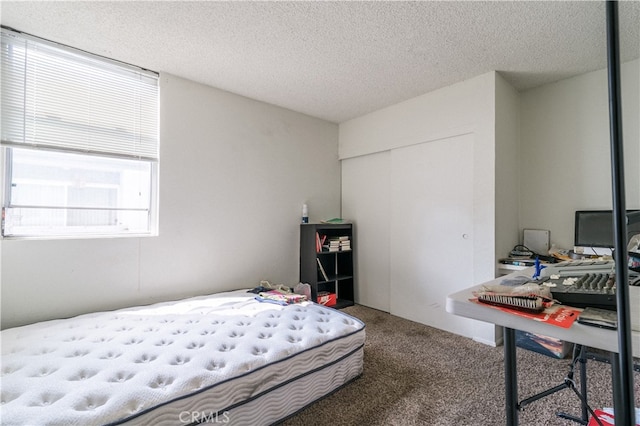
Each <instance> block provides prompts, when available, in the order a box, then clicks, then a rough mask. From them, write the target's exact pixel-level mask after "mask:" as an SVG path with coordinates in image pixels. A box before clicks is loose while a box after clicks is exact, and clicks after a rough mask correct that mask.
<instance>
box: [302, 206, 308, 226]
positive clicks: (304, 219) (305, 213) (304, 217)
mask: <svg viewBox="0 0 640 426" xmlns="http://www.w3.org/2000/svg"><path fill="white" fill-rule="evenodd" d="M302 223H309V209H308V208H307V205H306V204H303V205H302Z"/></svg>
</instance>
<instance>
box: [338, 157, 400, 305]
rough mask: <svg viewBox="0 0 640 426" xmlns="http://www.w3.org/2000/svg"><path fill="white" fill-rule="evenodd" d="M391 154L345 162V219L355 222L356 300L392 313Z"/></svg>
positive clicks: (343, 165)
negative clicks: (390, 307) (390, 298)
mask: <svg viewBox="0 0 640 426" xmlns="http://www.w3.org/2000/svg"><path fill="white" fill-rule="evenodd" d="M389 158H390V153H389V151H386V152H381V153H376V154H370V155H364V156H361V157H355V158H349V159H346V160H342V216H343V217H345V218H347V219H350V220H353V221H354V223H355V228H354V232H355V237H354V240H355V241H354V256H355V264H356V289H355V292H356V294H355V300H356V303H359V304H361V305H364V306H368V307H370V308H375V309H380V310H382V311H385V312H389V197H390V195H389V185H390V181H389Z"/></svg>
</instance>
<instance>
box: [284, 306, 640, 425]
mask: <svg viewBox="0 0 640 426" xmlns="http://www.w3.org/2000/svg"><path fill="white" fill-rule="evenodd" d="M344 311H345V312H347V313H349V314H351V315H353V316H355V317H357V318H360V319H361V320H362V321H363V322H364V323H365V324H366V327H367V328H366V331H367V338H366V343H365V349H364V372H363V374H362V376H361V377H360V378H358V379H357V380H355V381H354V382H352V383H350V384H348V385H347V386H345V387H344V388H342V389H340V390H339V391H337V392H335V393H333V394H332V395H330V396H328V397H326V398H324V399H322V400H320V401H318V402H316V403H315V404H313V405H311V406H309V407H308V408H307V409H305V410H303V411H302V412H300V413H298V414H297V415H296V416H294V417H292V418H290V419H288V420H287V421H286V422H284V423H283V424H284V425H285V426H296V425H306V426H309V425H363V424H366V425H429V426H432V425H443V426H445V425H455V426H464V425H473V426H479V425H504V424H505V423H506V420H505V419H506V417H505V410H504V367H503V359H504V356H503V348H502V347H498V348H493V347H490V346H487V345H484V344H481V343H477V342H474V341H473V340H471V339H468V338H464V337H460V336H457V335H454V334H451V333H447V332H445V331H441V330H437V329H435V328H432V327H428V326H425V325H422V324H418V323H415V322H412V321H408V320H405V319H401V318H398V317H396V316H393V315H390V314H387V313H384V312H381V311H377V310H375V309H370V308H366V307H363V306H359V305H356V306H352V307H348V308H346V309H344ZM517 359H518V380H519V383H518V385H519V386H518V387H519V400H522V399H524V398H527V397H529V396H532V395H533V394H536V393H538V392H541V391H543V390H546V389H548V388H550V387H552V386H556V385H558V384H561V383H563V380H564V378H565V377H566V375H567V372H568V369H569V365H570V363H571V359H570V355H569V357H567V358H565V359H556V358H552V357H548V356H545V355H540V354H538V353H535V352H532V351H528V350H525V349H521V348H517ZM578 378H579V375H578V374H577V371H576V379H578ZM587 383H588V385H589V393H588V398H589V403H590V405H591V406H592V407H593V408H601V407H612V406H613V398H612V384H611V367H610V365H609V364H607V363H602V362H596V361H589V362H588V363H587ZM576 385H577V386H578V389H579V380H576ZM634 385H635V401H636V406H640V374H639V373H637V372H636V373H634ZM559 411H560V412H566V413H569V414H571V415H575V416H580V401H579V399H578V397H577V396H576V395H575V394H574V393H573V391H572V390H571V389H568V388H567V389H563V390H561V391H560V392H558V393H555V394H553V395H552V396H548V397H545V398H543V399H541V400H538V401H536V402H534V403H532V404H530V405H528V406H527V407H525V409H524V410H523V411H521V412H520V416H519V418H520V424H521V425H578V423H575V422H572V421H569V420H565V419H562V418H559V417H557V416H556V412H559Z"/></svg>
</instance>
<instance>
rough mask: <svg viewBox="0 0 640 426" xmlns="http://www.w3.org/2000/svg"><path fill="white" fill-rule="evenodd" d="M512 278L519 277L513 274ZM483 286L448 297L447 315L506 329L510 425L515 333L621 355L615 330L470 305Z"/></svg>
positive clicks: (635, 339) (639, 344)
mask: <svg viewBox="0 0 640 426" xmlns="http://www.w3.org/2000/svg"><path fill="white" fill-rule="evenodd" d="M512 275H514V276H515V275H519V274H518V273H514V274H512ZM504 278H505V277H500V278H496V279H495V280H493V281H489V282H487V283H485V284H484V285H496V284H500V283H501V282H502V280H503V279H504ZM481 287H482V285H478V286H474V287H471V288H468V289H466V290H463V291H459V292H457V293H453V294H451V295H449V296H448V297H447V304H446V310H447V312H449V313H451V314H454V315H459V316H462V317H467V318H471V319H475V320H479V321H484V322H488V323H492V324H495V325H500V326H503V327H504V363H505V398H506V401H505V403H506V411H507V424H508V425H517V424H518V383H517V374H516V371H517V366H516V348H515V330H522V331H527V332H530V333H538V334H544V335H546V336H550V337H555V338H558V339H562V340H566V341H567V342H572V343H576V344H578V345H583V346H587V347H590V348H596V349H603V350H606V351H609V352H615V353H617V352H618V334H617V332H616V331H615V330H607V329H604V328H598V327H591V326H588V325H583V324H578V323H577V322H574V323H573V325H572V326H571V327H570V328H561V327H557V326H554V325H550V324H545V323H542V322H539V321H534V320H531V319H529V318H524V317H521V316H518V315H513V314H510V313H508V312H503V311H501V310H499V309H495V308H492V307H490V306H485V305H482V304H479V303H475V302H470V301H469V299H472V298H473V297H474V296H473V292H474V291H477V290H479V289H480V288H481ZM631 315H640V312H638V307H637V306H635V307H632V308H631ZM631 335H632V336H631V338H632V352H633V356H635V357H639V356H640V332H639V331H637V330H634V331H632V332H631Z"/></svg>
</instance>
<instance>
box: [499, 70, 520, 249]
mask: <svg viewBox="0 0 640 426" xmlns="http://www.w3.org/2000/svg"><path fill="white" fill-rule="evenodd" d="M519 110H520V98H519V94H518V92H516V90H515V89H514V88H513V86H511V85H510V84H509V83H508V82H507V81H505V79H504V78H503V77H502V76H501V75H500V74H497V73H496V115H495V126H496V148H495V156H496V162H495V163H496V168H495V173H496V176H495V185H496V190H495V196H496V204H495V218H494V221H495V230H496V232H495V258H496V259H500V258H502V257H506V256H507V254H508V253H509V251H511V249H512V248H513V246H515V245H516V244H518V243H519V232H518V229H519V228H518V219H519V215H518V211H519V208H518V206H519V186H520V171H519V170H518V167H519V162H518V155H519V144H518V140H519V135H520V116H519Z"/></svg>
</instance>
